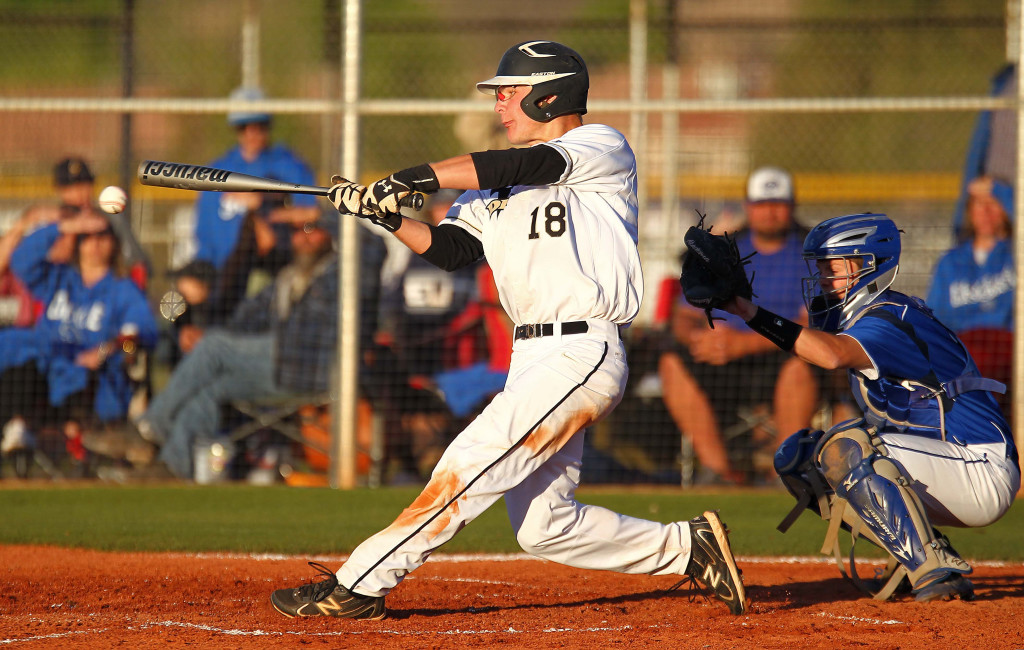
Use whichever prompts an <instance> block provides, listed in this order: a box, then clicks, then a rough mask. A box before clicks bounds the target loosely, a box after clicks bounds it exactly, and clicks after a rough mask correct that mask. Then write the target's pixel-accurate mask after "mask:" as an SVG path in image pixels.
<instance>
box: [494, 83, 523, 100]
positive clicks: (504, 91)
mask: <svg viewBox="0 0 1024 650" xmlns="http://www.w3.org/2000/svg"><path fill="white" fill-rule="evenodd" d="M518 88H519V87H518V86H500V87H498V88H495V89H494V101H496V102H507V101H508V100H510V99H512V98H513V97H515V96H516V92H518Z"/></svg>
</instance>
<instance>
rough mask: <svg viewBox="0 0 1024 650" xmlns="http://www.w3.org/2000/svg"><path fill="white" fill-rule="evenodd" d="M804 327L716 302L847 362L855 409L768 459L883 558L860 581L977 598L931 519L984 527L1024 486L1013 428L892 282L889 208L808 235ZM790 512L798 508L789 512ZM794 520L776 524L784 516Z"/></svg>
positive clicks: (804, 496) (953, 340) (784, 340)
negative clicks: (876, 573) (881, 567)
mask: <svg viewBox="0 0 1024 650" xmlns="http://www.w3.org/2000/svg"><path fill="white" fill-rule="evenodd" d="M803 250H804V258H805V259H806V260H807V261H808V264H809V265H810V266H811V267H812V268H811V271H812V273H813V275H812V276H811V277H809V278H807V279H806V281H805V300H806V303H807V307H808V312H809V314H810V323H811V328H810V329H808V328H804V327H801V326H800V325H797V324H796V323H793V322H790V321H788V320H786V319H785V318H782V317H781V316H778V315H776V314H772V313H770V312H768V311H766V310H765V309H764V308H760V307H757V306H756V305H754V304H753V303H752V302H751V301H750V300H747V299H745V298H742V297H736V298H733V299H732V300H731V302H728V303H726V304H725V305H724V306H723V308H724V309H726V310H727V311H730V312H731V313H734V314H737V315H739V316H742V317H743V319H744V320H745V321H746V322H747V324H748V325H749V326H750V327H751V329H753V330H755V331H757V332H759V333H761V334H762V335H764V336H766V337H767V338H769V339H770V340H772V341H774V342H775V343H776V344H778V346H779V347H781V348H782V349H784V350H788V351H792V352H793V353H795V354H797V355H798V356H800V357H801V358H802V359H804V360H806V361H808V362H810V363H814V364H816V365H819V366H823V367H826V368H848V369H849V376H850V385H851V387H852V389H853V395H854V398H855V399H856V400H857V404H858V406H859V407H860V408H861V410H862V412H863V418H862V419H858V420H851V421H849V422H844V423H842V424H839V425H837V426H835V427H833V428H832V429H830V430H829V431H828V432H822V431H810V430H807V429H805V430H803V431H800V432H798V433H796V434H794V435H793V436H791V437H790V438H789V439H788V440H786V441H785V442H784V443H783V444H782V445H781V446H780V447H779V450H778V451H777V452H776V454H775V468H776V471H778V472H779V475H780V476H781V477H782V479H783V481H784V482H785V483H786V485H787V487H788V488H789V489H790V491H791V492H792V493H793V494H794V496H796V497H797V498H798V499H799V500H800V502H799V504H798V506H797V510H794V513H793V514H794V515H795V514H799V512H800V511H802V510H803V509H804V507H805V506H806V507H808V508H811V509H812V510H815V511H817V512H818V513H819V514H821V515H822V516H823V517H824V518H826V519H829V521H830V526H829V532H828V534H827V538H826V539H827V541H826V544H825V547H824V548H834V550H835V551H836V553H837V559H838V550H839V547H838V543H837V538H836V535H837V534H838V532H839V526H840V524H842V525H843V526H844V527H846V528H848V529H850V530H851V531H852V532H853V534H854V536H855V538H856V536H857V535H858V534H860V535H863V536H865V537H867V538H868V539H869V540H871V541H872V542H874V543H875V544H876V545H878V546H880V547H881V548H884V549H886V550H887V551H888V552H889V554H890V556H891V560H890V563H889V567H888V570H887V571H886V572H885V573H884V574H883V575H882V576H881V578H882V579H880V580H876V579H872V580H861V579H860V578H859V576H858V575H857V573H856V570H855V564H854V560H853V554H852V553H851V555H850V558H851V560H850V564H851V577H852V578H853V580H854V582H855V583H856V584H857V586H858V587H860V588H861V589H863V590H864V591H866V592H867V593H869V594H871V595H872V596H874V597H875V598H877V599H880V600H884V599H887V598H889V597H890V596H891V595H892V594H894V593H896V592H897V591H898V590H900V589H906V590H909V591H912V592H913V594H914V595H915V597H916V599H917V600H919V601H930V600H940V599H942V600H945V599H951V598H960V599H963V600H970V599H971V598H973V596H974V589H973V585H972V584H971V581H970V580H969V579H968V578H967V577H966V575H967V574H969V573H971V567H970V565H968V564H967V563H966V562H964V560H963V559H962V558H961V557H960V556H959V555H958V554H957V553H956V551H955V550H954V549H953V547H952V546H951V545H950V543H949V540H948V539H947V538H946V537H945V536H944V535H942V534H941V533H939V532H938V531H937V530H936V529H934V528H933V526H956V527H977V526H987V525H988V524H991V523H993V522H994V521H996V520H998V519H999V518H1000V517H1002V516H1003V515H1004V514H1005V513H1006V511H1007V510H1009V508H1010V505H1011V504H1012V503H1013V500H1014V497H1015V496H1016V494H1017V490H1018V489H1019V488H1020V467H1019V462H1018V456H1017V449H1016V448H1015V446H1014V443H1013V436H1012V434H1011V432H1010V426H1009V424H1007V422H1006V420H1005V419H1004V418H1003V415H1002V413H1001V411H1000V410H999V407H998V405H997V404H996V401H995V399H994V398H993V396H992V394H991V393H992V392H993V391H1001V390H1002V389H1003V388H1004V387H1003V386H1002V384H999V383H998V382H996V381H993V380H991V379H986V378H984V377H982V376H981V375H980V373H979V372H978V369H977V366H975V364H974V361H973V360H972V359H971V357H970V355H969V354H968V353H967V350H966V349H965V348H964V346H963V344H962V343H961V342H960V340H959V339H958V338H957V337H956V335H955V334H953V332H952V331H950V330H949V329H948V328H947V327H946V326H945V325H943V324H942V323H941V322H940V321H938V320H937V319H936V318H935V317H934V316H933V315H932V313H931V310H930V309H928V307H927V305H925V303H924V302H923V301H921V300H920V299H919V298H913V297H910V296H906V295H904V294H902V293H899V292H896V291H893V290H891V289H890V288H889V287H890V285H891V284H892V282H893V280H894V279H895V277H896V273H897V271H898V268H899V259H900V231H899V230H898V229H897V227H896V225H895V224H894V223H893V221H892V220H891V219H889V218H888V217H886V216H885V215H883V214H854V215H847V216H842V217H835V218H832V219H827V220H825V221H823V222H822V223H820V224H818V225H817V226H815V227H814V229H812V230H811V232H810V233H809V234H808V235H807V239H806V240H805V241H804V248H803ZM791 516H792V515H791ZM786 526H788V523H786V522H784V526H783V528H785V527H786Z"/></svg>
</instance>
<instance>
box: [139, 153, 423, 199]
mask: <svg viewBox="0 0 1024 650" xmlns="http://www.w3.org/2000/svg"><path fill="white" fill-rule="evenodd" d="M138 177H139V182H140V183H142V184H143V185H152V186H156V187H173V188H175V189H179V190H194V191H196V192H284V193H289V194H316V195H319V196H327V191H328V190H329V189H330V188H327V187H320V186H318V185H297V184H295V183H285V182H283V181H276V180H274V179H272V178H263V177H262V176H252V175H250V174H241V173H239V172H229V171H228V170H226V169H217V168H216V167H206V166H204V165H189V164H186V163H174V162H161V161H159V160H143V161H142V162H141V163H139V172H138ZM401 205H402V206H403V207H407V208H412V209H414V210H419V209H421V208H422V207H423V195H422V194H410V195H409V196H407V197H405V198H404V199H402V201H401Z"/></svg>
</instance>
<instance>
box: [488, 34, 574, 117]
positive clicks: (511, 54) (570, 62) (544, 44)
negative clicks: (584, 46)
mask: <svg viewBox="0 0 1024 650" xmlns="http://www.w3.org/2000/svg"><path fill="white" fill-rule="evenodd" d="M498 86H533V89H532V90H531V91H530V93H529V94H528V95H526V97H524V98H523V101H522V102H521V103H520V105H521V106H522V107H523V112H524V113H526V115H527V117H529V118H530V119H532V120H536V121H538V122H550V121H551V120H553V119H554V118H556V117H558V116H559V115H568V114H570V113H579V114H580V115H583V114H585V113H586V112H587V91H588V90H589V89H590V77H589V76H588V75H587V65H586V64H585V63H584V62H583V57H581V56H580V55H579V54H577V53H576V52H575V51H573V50H572V49H570V48H568V47H566V46H564V45H562V44H561V43H555V42H553V41H527V42H525V43H520V44H519V45H514V46H512V47H510V48H509V49H508V50H507V51H506V52H505V54H504V56H502V57H501V61H500V62H499V63H498V71H497V72H496V73H495V75H494V76H493V77H491V78H490V79H488V80H486V81H481V82H480V83H478V84H477V85H476V88H477V90H479V91H480V92H482V93H490V92H493V91H494V89H495V88H497V87H498ZM550 95H557V97H556V99H555V100H554V101H553V102H551V103H550V104H547V105H545V106H543V107H541V106H538V103H539V102H540V100H542V99H544V98H545V97H548V96H550Z"/></svg>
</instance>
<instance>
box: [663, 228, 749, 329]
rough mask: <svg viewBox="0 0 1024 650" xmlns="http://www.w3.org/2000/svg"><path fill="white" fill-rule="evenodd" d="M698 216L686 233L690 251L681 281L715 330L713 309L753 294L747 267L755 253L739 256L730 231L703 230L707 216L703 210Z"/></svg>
mask: <svg viewBox="0 0 1024 650" xmlns="http://www.w3.org/2000/svg"><path fill="white" fill-rule="evenodd" d="M697 215H698V216H699V217H700V221H698V222H697V225H696V226H690V228H689V229H688V230H687V231H686V234H685V235H684V236H683V242H684V243H685V244H686V249H687V252H686V257H685V258H684V260H683V272H682V274H681V275H680V276H679V284H680V285H682V287H683V295H684V296H685V297H686V301H687V302H689V303H690V304H691V305H693V306H694V307H697V308H699V309H703V310H704V313H705V314H707V317H708V325H710V326H711V327H712V329H713V328H714V327H715V320H714V317H713V316H712V315H711V310H712V309H722V307H724V306H725V304H726V303H728V302H729V301H730V300H732V299H733V298H736V297H737V296H740V297H743V298H746V299H747V300H750V299H751V298H752V297H753V290H752V288H751V280H748V279H747V272H746V270H745V269H744V267H745V266H746V265H747V264H748V263H749V262H750V258H751V257H753V255H754V254H755V253H751V254H750V255H748V256H747V257H740V251H739V248H738V247H737V246H736V240H734V239H732V238H730V237H729V233H725V234H722V235H713V234H711V228H712V226H709V227H708V228H707V230H705V229H704V218H705V216H706V215H703V214H701V213H700V212H698V213H697Z"/></svg>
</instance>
